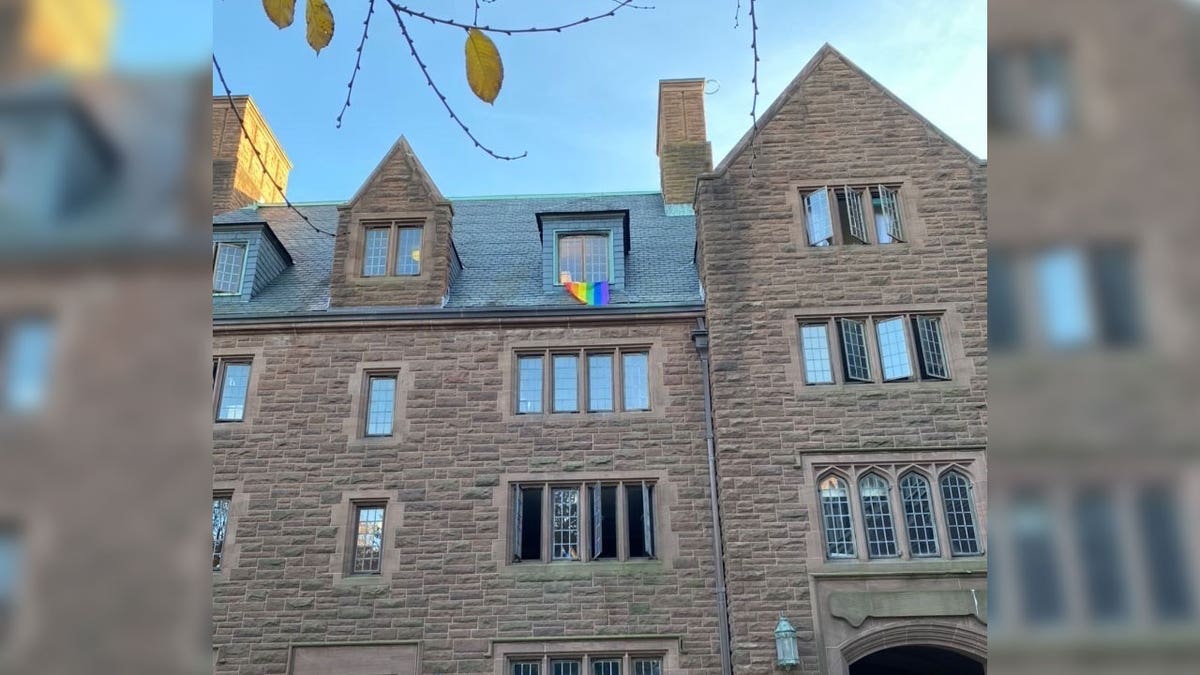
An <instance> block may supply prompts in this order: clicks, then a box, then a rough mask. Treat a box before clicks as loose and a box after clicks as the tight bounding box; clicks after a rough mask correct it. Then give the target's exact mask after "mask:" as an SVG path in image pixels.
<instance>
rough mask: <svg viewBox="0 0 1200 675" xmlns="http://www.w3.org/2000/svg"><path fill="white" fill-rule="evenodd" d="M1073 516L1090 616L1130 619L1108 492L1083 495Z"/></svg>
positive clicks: (1125, 573) (1125, 576)
mask: <svg viewBox="0 0 1200 675" xmlns="http://www.w3.org/2000/svg"><path fill="white" fill-rule="evenodd" d="M1074 515H1075V528H1074V530H1075V535H1076V538H1077V544H1078V549H1079V553H1080V561H1081V562H1082V563H1083V564H1082V568H1083V574H1082V577H1083V586H1084V591H1085V594H1086V598H1087V608H1088V612H1089V614H1091V616H1092V617H1094V618H1096V619H1099V620H1100V621H1117V620H1121V619H1125V618H1127V617H1128V615H1129V595H1128V591H1127V587H1126V583H1127V579H1128V576H1129V575H1128V571H1127V570H1126V569H1125V565H1124V562H1123V560H1122V551H1121V537H1120V534H1119V533H1118V531H1117V522H1118V521H1117V513H1116V509H1115V508H1114V506H1113V502H1112V500H1111V499H1110V498H1109V494H1108V491H1107V490H1106V489H1104V488H1101V487H1090V488H1088V489H1085V490H1084V491H1082V492H1081V493H1080V494H1078V495H1077V496H1076V499H1075V501H1074Z"/></svg>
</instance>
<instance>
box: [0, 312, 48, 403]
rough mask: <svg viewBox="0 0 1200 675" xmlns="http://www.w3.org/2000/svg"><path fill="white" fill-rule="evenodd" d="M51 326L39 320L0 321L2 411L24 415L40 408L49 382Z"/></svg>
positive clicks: (25, 318)
mask: <svg viewBox="0 0 1200 675" xmlns="http://www.w3.org/2000/svg"><path fill="white" fill-rule="evenodd" d="M53 342H54V327H53V325H52V324H51V323H50V321H49V320H47V319H44V318H41V317H24V318H18V319H14V320H12V321H10V322H8V323H7V324H5V323H4V322H2V321H0V349H2V350H3V360H2V361H0V381H2V382H3V387H4V389H3V399H2V401H0V407H2V408H3V411H4V412H10V413H28V412H32V411H34V410H37V409H38V408H40V407H41V406H42V405H43V403H44V402H45V399H46V391H47V389H48V388H49V381H50V370H51V369H50V360H51V348H52V346H53Z"/></svg>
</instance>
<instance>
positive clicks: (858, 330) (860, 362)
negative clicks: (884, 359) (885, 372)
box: [838, 319, 871, 382]
mask: <svg viewBox="0 0 1200 675" xmlns="http://www.w3.org/2000/svg"><path fill="white" fill-rule="evenodd" d="M838 327H839V332H840V333H841V337H842V365H843V366H844V367H845V369H846V380H847V381H851V382H869V381H870V380H871V367H870V365H869V364H868V363H867V336H866V328H865V326H864V325H863V322H862V321H855V320H852V319H841V320H839V321H838Z"/></svg>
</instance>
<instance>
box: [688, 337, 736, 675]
mask: <svg viewBox="0 0 1200 675" xmlns="http://www.w3.org/2000/svg"><path fill="white" fill-rule="evenodd" d="M692 342H693V343H694V344H695V345H696V353H697V354H699V355H700V376H701V378H703V380H704V438H705V440H706V441H707V443H708V493H709V495H710V497H711V499H710V503H711V506H712V544H713V562H714V569H715V570H716V574H717V578H716V586H717V588H716V593H717V631H718V633H717V638H718V639H719V640H720V643H721V673H722V674H723V675H733V661H732V658H733V655H732V650H731V647H730V632H729V599H728V595H727V592H726V589H725V545H724V543H723V542H722V539H723V537H722V534H721V507H720V505H719V503H718V499H717V441H716V436H715V435H714V434H713V406H712V387H711V385H710V383H709V378H708V327H707V326H706V325H705V323H704V319H703V318H701V319H696V330H694V331H692Z"/></svg>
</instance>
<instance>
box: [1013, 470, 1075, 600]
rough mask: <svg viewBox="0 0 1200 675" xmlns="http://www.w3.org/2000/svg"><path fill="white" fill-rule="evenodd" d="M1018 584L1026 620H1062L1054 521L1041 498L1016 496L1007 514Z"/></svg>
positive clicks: (1023, 495) (1059, 574)
mask: <svg viewBox="0 0 1200 675" xmlns="http://www.w3.org/2000/svg"><path fill="white" fill-rule="evenodd" d="M1010 520H1011V523H1010V526H1011V528H1012V537H1011V539H1012V542H1013V550H1014V553H1015V558H1016V572H1017V583H1018V585H1019V587H1020V593H1021V605H1022V607H1023V609H1024V615H1025V619H1026V620H1028V621H1029V622H1030V623H1034V624H1046V623H1058V622H1060V621H1062V620H1063V617H1064V615H1065V611H1066V604H1065V601H1064V598H1063V579H1062V568H1061V566H1060V564H1059V563H1060V561H1059V558H1058V554H1057V553H1056V551H1055V533H1054V529H1053V528H1054V524H1053V521H1052V515H1051V513H1050V510H1049V509H1048V508H1047V506H1046V502H1045V500H1044V498H1043V497H1042V496H1041V495H1039V494H1036V493H1029V492H1027V493H1024V494H1022V495H1019V496H1018V497H1017V498H1016V499H1015V500H1014V503H1013V506H1012V513H1011V514H1010Z"/></svg>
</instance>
